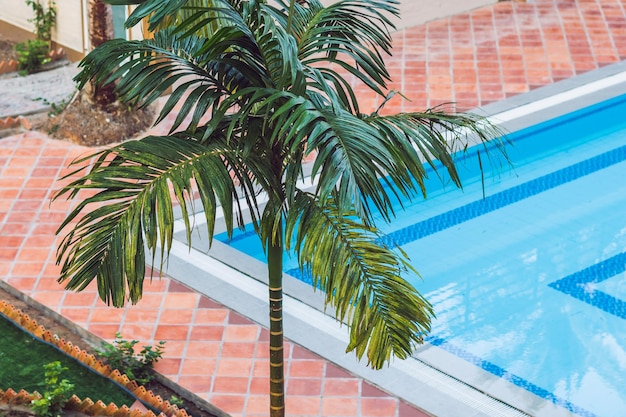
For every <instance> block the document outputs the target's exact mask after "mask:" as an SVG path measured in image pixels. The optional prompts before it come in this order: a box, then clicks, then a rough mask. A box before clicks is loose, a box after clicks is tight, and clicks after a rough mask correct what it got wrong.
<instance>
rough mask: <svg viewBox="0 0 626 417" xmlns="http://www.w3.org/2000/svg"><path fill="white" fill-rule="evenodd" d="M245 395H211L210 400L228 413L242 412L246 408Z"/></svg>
mask: <svg viewBox="0 0 626 417" xmlns="http://www.w3.org/2000/svg"><path fill="white" fill-rule="evenodd" d="M245 401H246V397H245V395H211V398H210V402H211V403H212V404H213V405H215V406H216V407H218V408H220V409H222V410H223V411H225V412H227V413H240V412H242V411H243V409H244V405H245Z"/></svg>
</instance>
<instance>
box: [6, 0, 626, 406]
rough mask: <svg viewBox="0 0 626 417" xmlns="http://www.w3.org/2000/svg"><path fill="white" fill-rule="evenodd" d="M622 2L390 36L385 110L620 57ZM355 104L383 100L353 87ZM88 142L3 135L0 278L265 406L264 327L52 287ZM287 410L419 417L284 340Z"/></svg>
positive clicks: (183, 304)
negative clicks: (357, 94)
mask: <svg viewBox="0 0 626 417" xmlns="http://www.w3.org/2000/svg"><path fill="white" fill-rule="evenodd" d="M625 8H626V6H625V5H624V3H623V2H622V1H620V0H578V1H574V0H560V1H557V0H536V1H533V2H529V3H518V2H504V3H498V4H496V5H493V6H490V7H485V8H482V9H478V10H474V11H472V12H471V13H466V14H461V15H458V16H454V17H451V18H448V19H442V20H438V21H434V22H431V23H429V24H426V25H421V26H416V27H413V28H410V29H407V30H404V31H401V32H398V33H396V34H394V46H395V49H394V55H393V57H392V58H390V59H388V63H389V68H390V72H391V75H392V77H393V79H394V80H395V83H394V84H393V85H392V86H391V87H392V88H395V89H398V90H401V91H402V92H403V93H404V94H405V95H407V96H409V97H410V98H411V99H412V100H413V101H411V102H406V101H401V100H400V99H399V98H398V97H397V96H396V97H394V98H393V99H392V100H391V101H390V102H389V103H388V106H387V111H398V110H402V111H407V110H419V109H424V108H426V107H429V106H434V105H437V104H441V103H444V102H450V101H454V102H456V106H457V108H458V109H461V110H467V109H470V108H474V107H476V106H480V105H484V104H487V103H489V102H493V101H497V100H501V99H504V98H507V97H510V96H512V95H515V94H519V93H524V92H527V91H529V90H531V89H533V88H536V87H539V86H542V85H546V84H549V83H553V82H555V81H558V80H562V79H564V78H568V77H571V76H573V75H576V74H580V73H582V72H585V71H589V70H592V69H594V68H598V67H601V66H603V65H606V64H610V63H613V62H617V61H620V60H622V59H624V58H626V13H625ZM361 97H362V100H361V105H362V111H373V110H374V109H375V108H376V106H378V105H379V104H380V102H379V101H377V100H376V99H375V98H373V97H372V96H371V95H369V94H367V93H365V92H362V94H361ZM86 151H87V149H85V148H81V147H79V146H75V145H72V144H69V143H66V142H62V141H57V140H52V139H49V138H48V137H46V136H45V135H44V134H42V133H37V132H27V133H25V134H21V135H17V136H13V137H10V138H5V139H2V140H0V276H1V277H2V279H3V280H4V281H6V282H8V283H9V284H11V285H13V286H14V287H16V288H18V289H20V290H21V291H23V292H24V293H26V294H28V295H30V296H31V297H33V298H34V299H36V300H38V301H40V302H42V303H44V304H45V305H47V306H48V307H50V308H51V309H53V310H56V311H58V312H60V313H61V314H63V315H64V316H65V317H67V318H69V319H71V320H73V321H74V322H75V323H77V324H79V325H81V326H83V327H84V328H86V329H87V330H89V331H91V332H93V333H94V334H96V335H98V336H100V337H103V338H105V339H111V338H113V336H114V334H115V332H117V331H120V332H121V333H122V334H123V335H124V337H126V338H137V339H140V340H141V342H142V343H144V342H145V343H154V342H155V341H158V340H166V341H167V344H166V356H165V358H164V359H163V360H162V361H161V362H160V363H159V364H158V366H157V368H158V370H159V371H161V372H162V373H163V374H165V375H167V376H168V377H170V378H171V379H172V380H174V381H176V382H178V383H179V384H180V385H182V386H184V387H185V388H187V389H189V390H191V391H193V392H195V393H197V394H199V395H201V396H202V397H204V398H206V399H208V400H209V401H210V402H212V403H213V404H215V405H216V406H218V407H220V408H221V409H223V410H224V411H226V412H228V413H230V414H232V415H233V416H246V417H252V416H264V415H267V409H268V404H267V402H268V396H267V394H266V393H267V390H268V385H267V378H266V377H267V373H268V359H267V340H268V333H267V331H266V330H265V329H263V328H261V327H260V326H258V325H256V324H255V323H253V322H251V321H249V320H248V319H246V318H244V317H242V316H240V315H239V314H237V313H236V312H234V311H229V310H228V309H226V308H224V307H223V306H221V305H219V304H217V303H215V302H213V301H212V300H210V299H209V298H207V297H206V296H202V295H200V294H197V293H194V292H192V291H190V290H189V289H187V288H186V287H184V286H182V285H181V284H179V283H177V282H175V281H172V280H170V279H169V278H164V279H162V280H155V281H154V282H152V283H150V284H148V285H147V286H146V291H145V296H144V299H143V300H142V301H141V302H140V304H138V305H137V306H134V307H132V308H127V309H119V310H116V309H113V308H109V307H106V306H105V305H103V303H102V302H101V301H99V300H98V298H97V294H96V291H95V289H94V288H88V289H86V290H85V291H83V292H82V293H69V292H65V291H64V290H63V289H62V288H61V287H59V285H58V284H57V283H56V278H57V275H58V272H59V268H58V267H57V266H55V248H56V246H57V245H58V243H59V238H57V237H56V236H55V234H54V233H55V230H56V229H57V227H58V226H59V224H60V223H61V221H62V220H63V219H64V217H65V216H66V215H67V213H68V211H69V210H70V209H71V208H72V207H73V206H74V205H75V204H76V203H75V202H67V201H55V202H54V203H52V204H51V203H50V197H51V195H52V193H53V190H55V189H58V188H59V186H60V183H59V182H57V179H58V178H60V177H61V176H62V175H63V174H65V173H66V172H68V169H67V166H68V164H69V163H70V161H72V160H73V159H74V158H75V157H76V156H78V155H81V154H84V153H85V152H86ZM286 360H287V366H286V373H287V392H288V394H289V395H288V397H287V407H288V414H289V415H291V416H305V415H306V416H321V415H323V416H401V417H409V416H424V415H425V414H424V413H422V412H421V411H419V410H417V409H415V408H414V407H411V406H409V405H407V404H405V403H403V402H402V401H399V400H398V399H396V398H394V397H393V396H390V395H388V394H386V393H384V392H382V391H380V390H379V389H377V388H376V387H375V386H373V385H371V384H370V383H368V382H366V381H364V380H362V379H360V378H357V377H354V376H352V375H350V374H349V373H347V372H346V371H344V370H342V369H340V368H338V367H337V366H335V365H333V364H332V363H329V362H327V361H325V360H324V359H323V358H321V357H318V356H316V355H313V354H312V353H310V352H308V351H307V350H306V349H304V348H302V347H300V346H297V345H294V344H288V345H287V349H286Z"/></svg>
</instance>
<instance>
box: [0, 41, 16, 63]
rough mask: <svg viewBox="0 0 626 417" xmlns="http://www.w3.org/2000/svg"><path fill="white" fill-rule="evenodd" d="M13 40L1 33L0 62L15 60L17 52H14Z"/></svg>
mask: <svg viewBox="0 0 626 417" xmlns="http://www.w3.org/2000/svg"><path fill="white" fill-rule="evenodd" d="M14 47H15V42H13V41H11V40H8V39H4V38H3V37H2V35H0V62H2V61H10V60H12V59H13V60H16V61H17V54H16V53H15V49H13V48H14Z"/></svg>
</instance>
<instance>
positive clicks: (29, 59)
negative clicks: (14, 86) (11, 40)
mask: <svg viewBox="0 0 626 417" xmlns="http://www.w3.org/2000/svg"><path fill="white" fill-rule="evenodd" d="M49 51H50V47H49V46H48V43H47V42H46V41H43V40H41V39H33V40H27V41H26V42H20V43H17V44H15V53H16V54H17V63H18V65H17V69H18V71H19V73H20V74H21V75H26V74H32V73H33V72H37V70H39V69H40V68H41V67H42V66H43V65H44V64H47V63H48V62H50V60H51V59H50V57H49V56H48V52H49Z"/></svg>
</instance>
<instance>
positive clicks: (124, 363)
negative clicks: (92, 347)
mask: <svg viewBox="0 0 626 417" xmlns="http://www.w3.org/2000/svg"><path fill="white" fill-rule="evenodd" d="M137 343H139V341H138V340H131V341H128V340H124V339H122V335H121V334H120V333H119V332H117V333H115V341H114V342H113V343H112V344H111V343H107V342H105V343H103V344H102V349H98V350H96V353H97V354H98V355H99V356H101V357H102V358H104V359H105V361H106V362H107V363H108V364H109V365H110V366H111V367H112V368H113V369H117V370H119V371H121V372H124V373H125V374H126V375H127V376H128V377H129V378H130V379H133V380H135V381H137V382H139V383H140V384H146V383H148V382H150V381H151V380H152V379H153V378H154V372H153V370H154V364H155V363H157V362H158V361H159V359H161V358H162V357H163V351H164V347H165V342H164V341H160V342H159V344H158V345H157V346H156V347H153V346H144V347H143V348H142V349H141V351H140V352H139V353H135V345H136V344H137Z"/></svg>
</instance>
